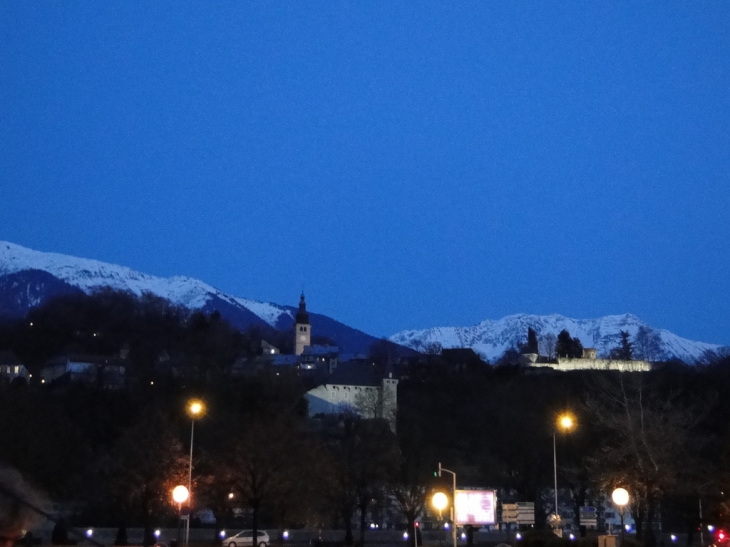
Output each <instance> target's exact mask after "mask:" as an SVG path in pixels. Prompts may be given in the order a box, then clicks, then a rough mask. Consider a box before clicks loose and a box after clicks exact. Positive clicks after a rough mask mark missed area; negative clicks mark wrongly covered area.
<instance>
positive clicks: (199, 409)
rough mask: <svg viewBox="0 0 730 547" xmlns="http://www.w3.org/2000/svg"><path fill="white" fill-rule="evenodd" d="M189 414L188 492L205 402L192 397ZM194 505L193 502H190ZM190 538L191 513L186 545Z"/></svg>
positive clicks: (187, 525) (187, 522) (190, 491)
mask: <svg viewBox="0 0 730 547" xmlns="http://www.w3.org/2000/svg"><path fill="white" fill-rule="evenodd" d="M186 408H187V412H188V416H190V418H191V420H190V462H189V465H188V494H189V495H190V494H191V493H192V491H193V435H194V433H195V419H196V418H200V417H201V416H203V414H205V403H203V401H201V400H200V399H190V400H189V401H188V404H187V407H186ZM190 505H191V507H192V503H191V504H190ZM189 540H190V515H187V518H186V519H185V547H187V545H188V541H189Z"/></svg>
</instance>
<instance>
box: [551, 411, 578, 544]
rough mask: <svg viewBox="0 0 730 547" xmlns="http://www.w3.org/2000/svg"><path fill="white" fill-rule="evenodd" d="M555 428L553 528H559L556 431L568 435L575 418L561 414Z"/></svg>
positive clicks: (573, 425)
mask: <svg viewBox="0 0 730 547" xmlns="http://www.w3.org/2000/svg"><path fill="white" fill-rule="evenodd" d="M555 425H556V428H555V429H554V430H553V476H554V478H555V526H556V530H557V527H559V526H560V511H559V509H558V450H557V442H556V436H557V433H558V429H560V430H561V431H563V432H564V433H568V432H569V431H570V430H571V429H573V428H574V427H575V418H573V416H572V415H570V414H561V415H560V416H558V419H557V422H556V424H555Z"/></svg>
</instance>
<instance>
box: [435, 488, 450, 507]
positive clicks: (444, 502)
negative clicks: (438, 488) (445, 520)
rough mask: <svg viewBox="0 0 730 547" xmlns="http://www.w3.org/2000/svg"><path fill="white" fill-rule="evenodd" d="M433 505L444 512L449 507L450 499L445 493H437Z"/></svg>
mask: <svg viewBox="0 0 730 547" xmlns="http://www.w3.org/2000/svg"><path fill="white" fill-rule="evenodd" d="M431 503H432V504H433V506H434V507H435V508H436V509H437V510H439V511H443V510H444V509H446V508H447V507H448V506H449V498H448V496H447V495H446V494H444V493H443V492H436V493H435V494H434V495H433V498H431Z"/></svg>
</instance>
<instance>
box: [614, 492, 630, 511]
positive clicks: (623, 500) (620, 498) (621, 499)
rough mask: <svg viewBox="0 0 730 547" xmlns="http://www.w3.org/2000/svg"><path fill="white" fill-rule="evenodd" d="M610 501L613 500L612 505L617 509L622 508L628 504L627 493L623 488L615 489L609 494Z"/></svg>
mask: <svg viewBox="0 0 730 547" xmlns="http://www.w3.org/2000/svg"><path fill="white" fill-rule="evenodd" d="M611 499H612V500H613V503H615V504H616V505H618V506H619V507H623V506H624V505H626V504H627V503H629V493H628V492H627V491H626V489H625V488H616V490H614V491H613V492H612V493H611Z"/></svg>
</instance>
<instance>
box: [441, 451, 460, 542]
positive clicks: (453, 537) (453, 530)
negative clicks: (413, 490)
mask: <svg viewBox="0 0 730 547" xmlns="http://www.w3.org/2000/svg"><path fill="white" fill-rule="evenodd" d="M442 471H443V472H444V473H451V477H452V478H453V482H452V484H451V544H452V545H453V547H456V473H454V472H453V471H450V470H448V469H446V468H444V467H441V462H439V477H440V476H441V472H442Z"/></svg>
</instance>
